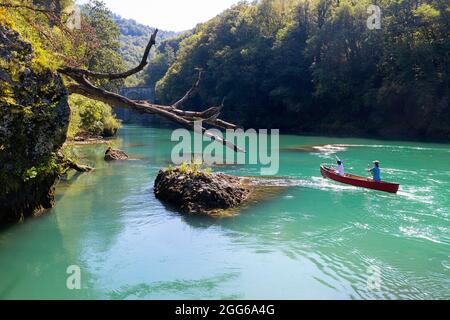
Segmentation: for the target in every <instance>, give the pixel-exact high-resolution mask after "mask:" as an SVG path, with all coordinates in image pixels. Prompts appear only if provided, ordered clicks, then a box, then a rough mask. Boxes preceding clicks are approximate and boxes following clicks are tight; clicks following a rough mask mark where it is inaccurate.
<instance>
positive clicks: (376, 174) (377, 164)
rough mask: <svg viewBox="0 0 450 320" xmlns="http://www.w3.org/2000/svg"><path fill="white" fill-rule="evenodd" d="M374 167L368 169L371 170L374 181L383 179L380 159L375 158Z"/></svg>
mask: <svg viewBox="0 0 450 320" xmlns="http://www.w3.org/2000/svg"><path fill="white" fill-rule="evenodd" d="M373 164H374V167H373V168H370V165H369V169H368V170H367V171H369V172H370V173H371V174H372V177H373V181H381V170H380V161H378V160H375V161H374V162H373Z"/></svg>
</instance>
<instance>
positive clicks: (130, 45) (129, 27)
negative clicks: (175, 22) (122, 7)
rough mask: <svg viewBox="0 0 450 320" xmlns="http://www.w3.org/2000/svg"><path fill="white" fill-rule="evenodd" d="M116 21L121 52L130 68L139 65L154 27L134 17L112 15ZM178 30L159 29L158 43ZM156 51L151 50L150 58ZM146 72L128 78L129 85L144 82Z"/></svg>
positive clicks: (151, 58) (172, 35)
mask: <svg viewBox="0 0 450 320" xmlns="http://www.w3.org/2000/svg"><path fill="white" fill-rule="evenodd" d="M112 17H113V20H114V22H115V23H116V24H117V26H118V27H119V32H120V36H119V42H120V47H119V53H120V55H121V56H122V58H123V60H124V63H125V65H126V66H127V67H128V68H131V67H134V66H137V65H138V64H139V63H140V62H141V59H142V53H143V52H144V50H145V47H146V46H147V43H148V39H149V37H150V35H151V34H152V32H153V30H154V28H152V27H149V26H146V25H143V24H140V23H138V22H136V21H135V20H133V19H124V18H122V17H121V16H119V15H116V14H113V15H112ZM175 35H176V32H173V31H164V30H159V32H158V38H157V41H158V43H159V42H160V41H162V40H164V39H167V38H171V37H174V36H175ZM153 57H154V51H152V52H150V60H153ZM143 80H144V73H141V74H138V75H136V76H134V77H131V78H129V79H127V83H126V84H127V85H129V86H134V85H140V84H143Z"/></svg>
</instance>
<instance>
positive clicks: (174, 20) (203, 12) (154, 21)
mask: <svg viewBox="0 0 450 320" xmlns="http://www.w3.org/2000/svg"><path fill="white" fill-rule="evenodd" d="M103 1H104V2H105V3H106V5H107V6H108V8H109V9H110V10H111V11H113V12H114V13H116V14H119V15H121V16H122V17H124V18H127V19H134V20H136V21H137V22H139V23H142V24H145V25H148V26H151V27H156V28H159V29H163V30H168V31H183V30H188V29H191V28H193V27H194V26H195V25H196V24H197V23H200V22H205V21H208V20H209V19H211V18H213V17H215V16H216V15H218V14H219V13H221V12H222V11H224V10H225V9H227V8H229V7H230V6H231V5H232V4H235V3H237V2H238V1H239V0H103ZM86 2H88V1H87V0H77V3H79V4H83V3H86Z"/></svg>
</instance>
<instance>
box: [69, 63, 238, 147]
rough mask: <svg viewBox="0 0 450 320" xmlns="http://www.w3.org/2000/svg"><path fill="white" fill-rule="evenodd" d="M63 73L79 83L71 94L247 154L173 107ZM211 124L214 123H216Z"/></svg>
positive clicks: (72, 89) (70, 89)
mask: <svg viewBox="0 0 450 320" xmlns="http://www.w3.org/2000/svg"><path fill="white" fill-rule="evenodd" d="M61 73H63V74H65V75H67V76H69V77H71V78H72V79H74V80H75V81H76V82H77V84H72V85H69V86H68V90H69V91H70V93H77V94H81V95H83V96H86V97H89V98H92V99H95V100H99V101H103V102H105V103H108V104H111V105H114V106H120V107H125V108H128V109H132V110H136V111H138V112H142V113H149V114H154V115H158V116H161V117H163V118H166V119H168V120H170V121H172V122H175V123H178V124H180V125H182V126H183V127H185V128H187V129H189V130H193V131H196V132H198V131H199V129H200V131H201V133H203V134H205V135H206V136H207V137H210V138H211V139H213V140H215V141H217V142H219V143H221V144H222V145H224V146H226V147H228V148H231V149H232V150H234V151H235V152H245V150H243V149H241V148H239V147H238V146H236V145H235V144H233V143H232V142H230V141H228V140H225V139H223V138H222V137H220V136H217V135H213V134H211V133H210V132H208V131H207V130H206V129H205V128H204V127H203V126H202V127H200V128H197V127H196V126H195V124H194V121H192V120H194V119H189V117H187V118H184V117H183V116H180V115H177V114H176V113H174V112H173V110H174V109H173V108H172V107H169V106H160V105H156V104H151V103H148V102H146V101H139V102H137V101H133V100H130V99H128V98H126V97H124V96H122V95H119V94H116V93H113V92H109V91H107V90H105V89H102V88H99V87H96V86H94V85H93V84H92V83H91V82H89V80H87V79H86V77H84V76H82V77H81V78H78V76H77V75H71V74H70V73H65V72H63V71H61ZM212 109H213V108H210V109H208V110H212ZM208 110H207V111H208ZM198 114H199V115H201V114H202V113H198ZM195 120H202V118H196V119H195ZM204 120H207V119H204ZM211 123H214V121H213V122H211ZM199 133H200V132H199Z"/></svg>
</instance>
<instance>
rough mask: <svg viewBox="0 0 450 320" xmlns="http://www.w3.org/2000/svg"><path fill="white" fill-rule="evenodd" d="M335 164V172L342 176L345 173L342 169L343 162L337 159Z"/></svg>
mask: <svg viewBox="0 0 450 320" xmlns="http://www.w3.org/2000/svg"><path fill="white" fill-rule="evenodd" d="M336 163H337V166H336V174H338V175H340V176H343V175H345V170H344V164H343V163H342V161H341V160H337V162H336Z"/></svg>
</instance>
